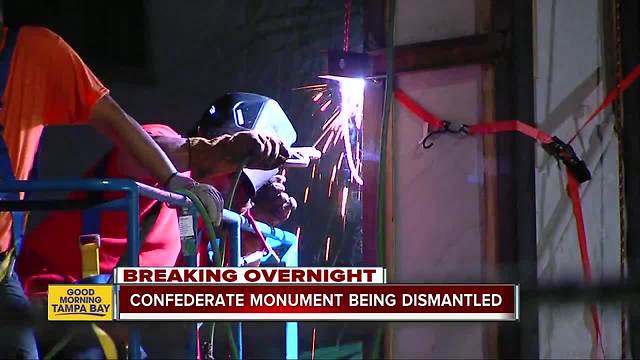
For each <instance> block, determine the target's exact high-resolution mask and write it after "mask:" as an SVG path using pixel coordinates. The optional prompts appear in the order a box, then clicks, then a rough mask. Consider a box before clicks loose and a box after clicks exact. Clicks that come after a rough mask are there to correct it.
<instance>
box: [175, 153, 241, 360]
mask: <svg viewBox="0 0 640 360" xmlns="http://www.w3.org/2000/svg"><path fill="white" fill-rule="evenodd" d="M247 163H249V158H246V159H245V160H243V161H242V163H241V164H240V170H238V172H237V173H236V175H235V176H234V178H233V184H232V186H231V191H230V192H229V196H227V199H226V201H225V205H224V207H225V209H228V210H231V205H232V204H233V198H234V197H235V196H236V190H237V188H238V184H239V183H240V177H241V176H242V170H243V169H244V168H245V166H247ZM176 193H178V194H182V195H184V196H186V197H188V198H189V199H190V200H191V201H192V202H193V205H194V206H195V207H196V210H197V211H198V213H200V216H202V219H203V222H204V224H205V226H206V228H207V232H208V233H209V241H210V243H211V249H213V251H214V256H215V260H214V261H215V266H216V267H222V266H223V261H224V258H225V252H226V245H225V244H226V241H225V239H222V240H221V246H220V247H218V243H217V242H216V239H217V236H216V231H215V229H214V228H213V221H212V219H211V217H210V216H209V213H208V212H207V210H206V209H205V207H204V205H203V204H202V201H201V200H200V199H199V198H198V197H197V196H196V194H194V193H193V192H191V191H189V190H178V191H176ZM225 325H226V326H225V330H226V331H225V332H226V333H227V340H228V341H229V344H230V345H229V347H230V348H231V358H232V359H238V358H239V356H238V348H237V347H236V343H235V341H234V338H233V333H232V332H231V327H230V326H229V323H225ZM214 330H215V322H214V323H212V326H211V344H213V337H214Z"/></svg>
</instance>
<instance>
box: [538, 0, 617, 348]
mask: <svg viewBox="0 0 640 360" xmlns="http://www.w3.org/2000/svg"><path fill="white" fill-rule="evenodd" d="M535 4H536V6H535V16H534V19H535V25H534V26H535V64H536V69H535V91H536V92H535V96H536V98H535V106H536V123H537V124H538V126H539V127H540V128H541V129H543V130H545V131H547V132H549V133H553V134H555V135H557V136H558V137H560V138H561V139H565V140H566V139H569V138H570V137H571V136H573V134H574V133H575V132H576V130H577V127H578V126H579V125H580V124H582V123H583V122H584V121H585V120H586V117H587V116H588V115H589V114H590V113H591V112H592V111H593V110H594V109H595V108H596V107H597V106H598V104H599V103H600V102H601V101H602V100H603V98H604V96H605V95H606V89H605V88H604V75H605V71H604V68H603V66H604V64H603V61H604V60H603V55H602V51H603V50H602V48H603V46H602V41H603V39H602V35H601V34H602V30H601V19H600V10H599V6H600V4H599V1H598V0H563V1H557V0H539V1H536V2H535ZM612 125H613V117H612V115H611V112H610V111H605V112H604V114H603V115H601V116H599V117H598V118H597V119H596V120H595V121H593V123H592V125H590V126H588V127H587V128H586V129H585V130H584V131H583V132H582V135H581V136H580V137H579V138H578V139H576V141H575V142H574V143H573V146H574V149H575V150H576V152H577V154H578V155H579V156H582V157H584V159H585V161H586V162H587V164H588V166H589V168H590V169H591V172H592V175H593V179H592V180H591V181H590V182H588V183H586V184H584V185H582V186H581V191H582V197H583V211H584V216H585V222H586V231H587V237H588V241H589V251H590V256H591V263H592V267H593V278H594V281H596V282H597V281H600V280H602V279H604V278H608V279H616V278H618V277H619V274H620V225H619V224H620V222H619V202H618V201H619V200H618V151H617V150H618V142H617V139H616V137H615V135H613V132H612V129H613V127H612ZM536 151H537V153H536V207H537V223H538V231H537V233H538V274H539V279H540V285H546V284H551V283H560V282H563V281H571V280H573V281H575V280H578V281H580V280H581V279H583V274H582V265H581V262H580V254H579V248H578V241H577V235H576V228H575V221H574V220H573V216H572V211H571V206H570V202H569V199H568V198H567V196H566V194H565V190H564V189H565V184H566V177H565V174H564V168H562V169H560V168H558V166H557V165H556V163H555V162H554V161H551V160H550V159H549V157H548V156H547V155H546V154H545V153H544V151H543V150H542V149H541V148H537V150H536ZM539 310H540V313H539V317H540V322H539V325H540V328H539V338H540V356H541V357H543V358H588V357H590V356H592V351H593V349H592V344H593V337H594V332H593V329H592V325H591V324H592V322H591V316H590V315H589V313H588V308H587V307H586V306H583V305H558V304H543V305H542V306H541V307H540V309H539ZM600 315H601V322H602V334H603V342H604V347H605V352H606V357H607V358H619V357H620V353H621V352H620V351H621V346H620V344H621V326H620V321H621V320H620V307H619V306H614V305H609V306H606V307H600Z"/></svg>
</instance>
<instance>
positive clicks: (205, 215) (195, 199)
mask: <svg viewBox="0 0 640 360" xmlns="http://www.w3.org/2000/svg"><path fill="white" fill-rule="evenodd" d="M175 192H176V193H178V194H181V195H184V196H186V197H187V198H189V200H191V202H192V203H193V206H195V208H196V210H197V211H198V213H199V214H200V216H202V219H203V222H204V225H205V226H206V228H207V233H208V234H209V241H210V242H211V249H213V251H214V256H215V265H216V267H221V266H222V259H220V249H219V248H218V244H217V243H216V239H217V235H216V230H215V229H214V228H213V220H212V219H211V217H210V216H209V213H208V212H207V210H206V209H205V207H204V205H203V204H202V201H201V200H200V199H199V198H198V196H197V195H196V194H195V193H193V192H191V191H189V190H184V189H180V190H176V191H175Z"/></svg>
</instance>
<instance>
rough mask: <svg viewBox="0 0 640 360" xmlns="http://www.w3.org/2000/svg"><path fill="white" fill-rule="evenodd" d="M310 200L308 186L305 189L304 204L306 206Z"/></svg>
mask: <svg viewBox="0 0 640 360" xmlns="http://www.w3.org/2000/svg"><path fill="white" fill-rule="evenodd" d="M308 199H309V187H308V186H307V187H306V188H305V189H304V203H305V204H306V203H307V200H308Z"/></svg>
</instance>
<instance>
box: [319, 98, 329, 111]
mask: <svg viewBox="0 0 640 360" xmlns="http://www.w3.org/2000/svg"><path fill="white" fill-rule="evenodd" d="M329 105H331V100H329V101H327V102H326V103H324V105H322V106H321V107H320V111H325V110H327V108H328V107H329Z"/></svg>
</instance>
